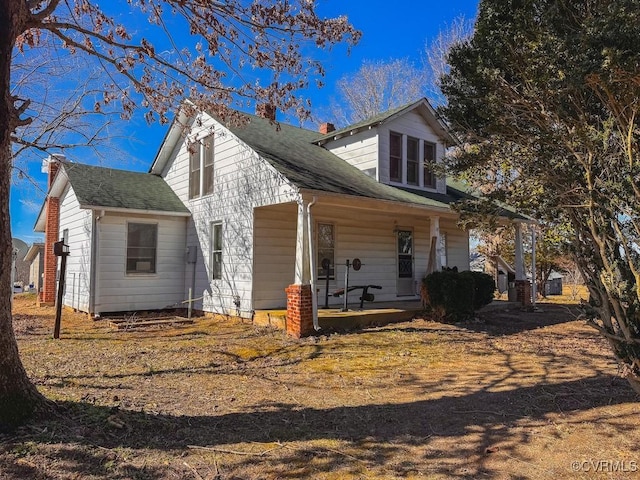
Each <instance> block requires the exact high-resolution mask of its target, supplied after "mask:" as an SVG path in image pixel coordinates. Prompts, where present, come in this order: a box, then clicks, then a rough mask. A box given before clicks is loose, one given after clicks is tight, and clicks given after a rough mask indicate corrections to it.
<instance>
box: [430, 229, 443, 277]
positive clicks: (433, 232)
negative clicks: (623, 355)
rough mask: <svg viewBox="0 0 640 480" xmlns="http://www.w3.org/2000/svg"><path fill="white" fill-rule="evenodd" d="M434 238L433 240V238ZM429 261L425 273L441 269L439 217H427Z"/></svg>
mask: <svg viewBox="0 0 640 480" xmlns="http://www.w3.org/2000/svg"><path fill="white" fill-rule="evenodd" d="M434 238H435V240H434ZM429 242H430V243H429V245H430V246H429V263H428V265H427V273H433V272H439V271H440V270H441V269H442V263H441V262H440V259H441V258H442V252H441V251H440V249H441V245H440V217H431V218H430V219H429Z"/></svg>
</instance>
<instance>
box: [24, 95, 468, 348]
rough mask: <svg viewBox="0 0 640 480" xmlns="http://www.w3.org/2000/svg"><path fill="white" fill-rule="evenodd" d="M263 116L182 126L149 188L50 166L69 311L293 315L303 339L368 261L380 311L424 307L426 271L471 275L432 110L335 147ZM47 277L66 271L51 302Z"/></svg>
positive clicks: (445, 141) (376, 125)
mask: <svg viewBox="0 0 640 480" xmlns="http://www.w3.org/2000/svg"><path fill="white" fill-rule="evenodd" d="M265 113H267V114H268V113H270V110H269V109H262V115H246V117H245V120H246V121H245V122H242V123H241V124H240V125H239V126H238V125H235V124H234V125H227V124H225V123H223V122H221V121H218V120H217V119H215V118H213V117H211V116H209V115H207V114H206V113H202V114H201V115H200V118H198V121H197V122H194V120H195V119H186V118H184V117H179V118H178V119H176V121H175V122H174V123H173V125H172V127H171V128H170V130H169V132H168V134H167V136H166V137H165V139H164V141H163V143H162V145H161V146H160V149H159V152H158V154H157V156H156V158H155V160H154V162H153V165H152V166H151V168H150V171H149V173H134V172H126V171H121V170H114V169H108V168H101V167H91V166H87V165H80V164H75V163H69V162H65V161H60V159H59V158H58V159H55V158H54V159H52V160H53V161H52V162H51V166H52V167H53V172H52V178H51V179H50V184H51V186H50V192H49V197H48V198H49V200H48V204H47V205H45V206H44V207H43V209H42V211H41V214H40V216H39V218H38V221H37V223H36V230H37V231H47V232H46V237H47V239H46V243H47V245H49V244H50V242H53V241H56V240H58V239H59V238H61V237H62V238H64V240H65V243H67V244H68V245H69V247H70V251H71V256H70V257H69V261H68V264H67V276H66V283H67V287H66V293H65V297H64V302H65V304H66V305H69V306H71V307H73V308H76V309H78V310H81V311H86V312H89V313H91V314H93V315H100V314H104V313H106V312H116V311H132V310H149V309H163V308H169V307H175V306H180V305H182V304H181V302H183V301H184V300H185V299H186V298H187V296H188V294H189V291H190V292H191V293H192V296H193V298H195V299H197V300H196V304H195V308H197V309H198V310H202V311H204V312H216V313H222V314H230V315H239V316H242V317H247V318H251V317H252V316H253V314H254V312H255V311H256V310H262V309H275V308H287V330H288V332H289V333H290V334H292V335H294V336H301V335H306V334H308V333H310V332H312V331H313V326H314V324H315V325H316V326H317V310H316V308H317V301H316V298H317V297H316V295H312V292H317V291H318V289H319V288H320V286H321V285H322V287H323V288H324V286H325V284H326V282H327V276H328V281H329V285H330V289H331V290H335V289H338V288H340V287H343V285H344V276H345V270H346V268H347V267H346V264H347V261H350V262H352V261H353V260H354V259H356V258H357V259H359V260H360V262H361V264H362V268H361V269H360V270H359V271H358V272H357V275H356V273H355V272H352V276H353V277H354V278H355V280H354V281H355V282H356V283H357V284H362V285H377V286H380V287H382V288H381V289H379V290H376V292H375V297H376V300H380V301H394V300H397V299H413V298H415V299H418V298H419V292H420V281H421V279H422V277H423V276H424V275H425V274H426V273H427V271H430V270H431V271H432V270H435V269H439V268H440V267H442V266H448V267H457V268H458V269H460V270H468V269H469V235H468V232H467V231H464V230H461V229H459V228H458V227H457V226H456V221H457V219H458V215H457V213H456V212H454V211H453V210H452V208H451V207H450V205H451V204H452V203H453V202H455V201H456V200H459V199H460V198H463V197H464V196H465V195H466V194H465V193H463V192H462V191H460V190H458V189H455V188H453V187H452V186H451V185H448V184H447V181H446V179H445V178H441V177H438V176H436V175H434V173H433V171H432V167H433V165H434V164H435V163H438V162H440V161H441V159H442V157H443V155H444V152H445V149H446V148H447V147H448V146H450V145H452V144H453V143H454V139H453V138H452V137H451V136H450V134H449V133H448V131H447V129H446V128H445V126H444V124H443V123H442V122H441V121H439V120H438V118H437V116H436V115H435V112H434V111H433V109H432V107H431V106H430V105H429V103H428V102H427V100H426V99H421V100H419V101H417V102H415V103H412V104H410V105H406V106H403V107H401V108H397V109H394V110H392V111H389V112H386V113H384V114H381V115H378V116H376V117H374V118H371V119H369V120H368V121H365V122H361V123H358V124H355V125H352V126H350V127H348V128H345V129H341V130H337V131H336V130H333V128H332V126H331V125H330V124H324V125H323V126H322V127H321V132H315V131H311V130H307V129H302V128H297V127H294V126H291V125H287V124H284V123H276V122H274V121H273V120H274V118H265V117H269V115H265ZM271 113H273V112H271ZM190 122H193V123H190ZM185 123H190V124H191V126H192V128H191V130H190V133H189V135H190V136H189V137H188V138H184V136H183V134H182V132H183V125H184V124H185ZM58 167H59V169H58ZM56 171H57V174H56ZM56 212H58V213H56ZM56 215H57V216H56ZM50 250H51V249H50V248H49V247H47V251H48V252H49V251H50ZM325 267H326V268H325ZM47 271H49V284H48V285H49V290H51V289H52V288H51V287H52V285H54V284H55V258H54V259H53V260H50V267H49V270H48V269H47V261H45V286H44V290H43V301H51V299H52V298H53V297H47V296H46V295H47V292H48V289H47ZM51 272H53V273H51ZM52 275H53V277H52ZM331 301H332V302H334V303H339V302H340V301H341V300H340V299H339V298H334V297H331Z"/></svg>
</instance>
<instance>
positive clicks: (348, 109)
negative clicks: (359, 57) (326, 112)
mask: <svg viewBox="0 0 640 480" xmlns="http://www.w3.org/2000/svg"><path fill="white" fill-rule="evenodd" d="M425 85H426V79H425V75H424V71H423V70H422V69H421V68H419V67H416V66H415V65H414V64H413V63H412V62H411V61H410V60H409V59H408V58H400V59H392V60H389V61H381V60H378V61H373V60H366V61H364V62H363V63H362V66H361V67H360V69H359V70H358V71H357V72H355V73H353V74H351V75H346V76H344V77H342V78H341V79H340V80H338V83H337V85H336V87H337V90H338V98H337V99H334V100H333V101H332V102H331V117H332V118H333V121H334V122H335V123H336V124H337V125H348V124H351V123H356V122H359V121H362V120H365V119H367V118H370V117H373V116H374V115H377V114H378V113H380V112H384V111H386V110H390V109H392V108H395V107H399V106H401V105H405V104H407V103H410V102H414V101H416V99H418V98H421V97H423V96H424V91H425Z"/></svg>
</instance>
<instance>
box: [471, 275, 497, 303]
mask: <svg viewBox="0 0 640 480" xmlns="http://www.w3.org/2000/svg"><path fill="white" fill-rule="evenodd" d="M463 273H464V272H463ZM469 273H470V274H471V275H472V276H473V280H474V281H475V297H474V300H473V308H474V309H475V310H478V309H480V308H482V307H484V306H485V305H489V304H490V303H491V302H493V295H494V294H495V292H496V282H495V280H494V279H493V277H492V276H491V275H489V274H488V273H483V272H469Z"/></svg>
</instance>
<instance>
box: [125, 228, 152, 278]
mask: <svg viewBox="0 0 640 480" xmlns="http://www.w3.org/2000/svg"><path fill="white" fill-rule="evenodd" d="M157 249H158V225H157V224H155V223H128V224H127V273H156V256H157Z"/></svg>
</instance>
